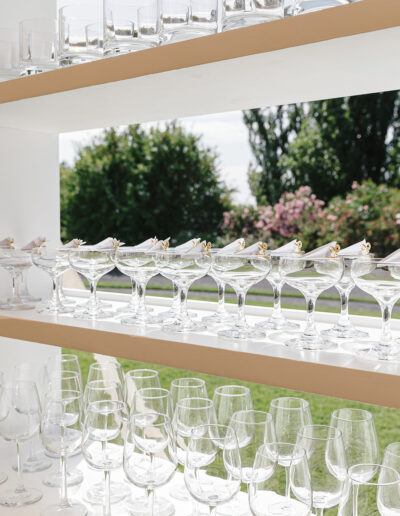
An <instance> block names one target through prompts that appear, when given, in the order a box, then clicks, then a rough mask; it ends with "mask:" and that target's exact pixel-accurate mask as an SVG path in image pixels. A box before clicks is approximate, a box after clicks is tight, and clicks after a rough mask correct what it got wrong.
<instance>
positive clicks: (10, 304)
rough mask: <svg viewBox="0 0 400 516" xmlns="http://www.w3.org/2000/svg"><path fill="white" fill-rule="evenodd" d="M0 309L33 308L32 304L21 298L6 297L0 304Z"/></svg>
mask: <svg viewBox="0 0 400 516" xmlns="http://www.w3.org/2000/svg"><path fill="white" fill-rule="evenodd" d="M0 308H1V310H10V311H17V310H33V309H34V308H35V306H34V305H32V304H29V303H26V302H25V301H24V300H23V299H20V300H18V301H17V300H12V299H8V300H7V301H6V303H5V304H4V305H1V306H0Z"/></svg>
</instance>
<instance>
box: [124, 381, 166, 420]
mask: <svg viewBox="0 0 400 516" xmlns="http://www.w3.org/2000/svg"><path fill="white" fill-rule="evenodd" d="M148 412H152V413H157V414H164V415H166V416H168V417H169V418H172V415H173V409H172V401H171V394H170V392H169V391H168V390H167V389H162V388H160V387H146V388H144V389H139V390H138V391H136V393H135V396H134V398H133V404H132V406H131V414H147V413H148Z"/></svg>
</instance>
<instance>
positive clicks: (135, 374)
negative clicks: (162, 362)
mask: <svg viewBox="0 0 400 516" xmlns="http://www.w3.org/2000/svg"><path fill="white" fill-rule="evenodd" d="M152 387H155V388H161V384H160V378H159V376H158V371H154V370H153V369H132V371H128V372H127V373H126V375H125V388H126V403H127V405H128V407H129V408H131V406H132V404H133V398H134V396H135V393H136V392H137V391H138V390H139V389H146V388H152Z"/></svg>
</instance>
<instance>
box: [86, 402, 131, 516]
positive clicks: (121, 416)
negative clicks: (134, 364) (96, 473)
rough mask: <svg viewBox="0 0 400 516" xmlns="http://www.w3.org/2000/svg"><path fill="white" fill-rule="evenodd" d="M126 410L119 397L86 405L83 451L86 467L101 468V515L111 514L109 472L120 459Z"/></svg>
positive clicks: (115, 467) (121, 459)
mask: <svg viewBox="0 0 400 516" xmlns="http://www.w3.org/2000/svg"><path fill="white" fill-rule="evenodd" d="M125 412H126V408H125V403H124V402H123V401H119V400H103V401H94V402H92V403H89V405H88V406H87V408H86V416H85V422H84V428H83V439H82V453H83V456H84V457H85V459H86V461H87V463H88V464H89V466H91V467H92V468H94V469H96V470H100V471H104V497H103V516H110V515H111V488H110V474H111V471H113V470H115V469H118V468H119V467H121V466H122V462H123V438H122V436H121V434H122V433H123V428H124V422H125V421H126V417H125Z"/></svg>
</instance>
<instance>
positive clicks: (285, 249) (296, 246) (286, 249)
mask: <svg viewBox="0 0 400 516" xmlns="http://www.w3.org/2000/svg"><path fill="white" fill-rule="evenodd" d="M301 247H302V243H301V242H300V240H292V241H291V242H289V243H288V244H285V245H282V246H281V247H278V249H274V250H273V251H271V254H272V255H275V256H279V255H280V254H289V253H295V252H298V251H300V250H301Z"/></svg>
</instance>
